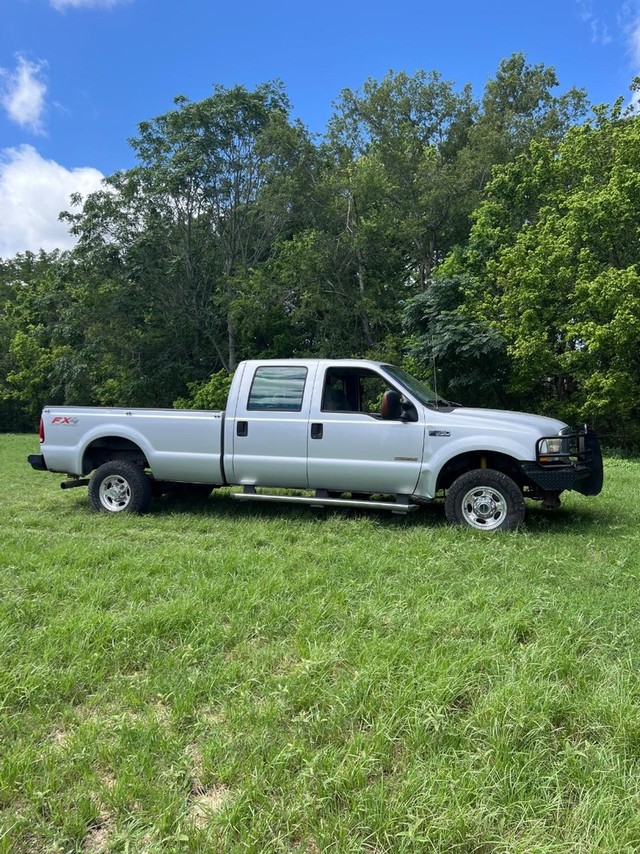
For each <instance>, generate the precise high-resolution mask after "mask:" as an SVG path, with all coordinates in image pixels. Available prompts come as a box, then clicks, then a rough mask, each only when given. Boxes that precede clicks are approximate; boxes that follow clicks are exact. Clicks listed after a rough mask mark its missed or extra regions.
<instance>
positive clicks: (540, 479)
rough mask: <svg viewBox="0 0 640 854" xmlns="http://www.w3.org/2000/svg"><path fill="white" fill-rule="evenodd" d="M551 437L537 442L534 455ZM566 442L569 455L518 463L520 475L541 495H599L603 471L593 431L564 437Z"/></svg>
mask: <svg viewBox="0 0 640 854" xmlns="http://www.w3.org/2000/svg"><path fill="white" fill-rule="evenodd" d="M552 438H557V437H554V436H548V437H543V438H542V439H540V440H539V441H538V447H537V449H536V455H537V457H538V458H540V457H541V456H542V454H541V453H540V446H541V443H542V442H544V441H545V440H546V439H552ZM563 438H566V439H567V440H568V442H569V448H570V450H569V453H567V454H564V455H562V456H561V457H557V458H555V459H554V460H553V461H551V462H540V460H539V459H538V460H536V461H535V462H528V461H525V462H521V463H520V468H521V471H522V473H523V475H524V476H525V477H526V478H527V479H528V480H529V481H530V482H531V483H532V484H533V486H534V487H537V488H538V489H541V490H543V491H544V492H563V491H564V490H565V489H573V490H574V491H575V492H580V493H582V495H598V494H599V493H600V492H602V484H603V482H604V470H603V466H602V451H601V449H600V442H599V440H598V437H597V435H596V433H595V431H594V430H591V428H589V427H587V426H586V424H585V425H584V427H581V428H580V429H579V430H576V431H575V432H572V433H565V434H563Z"/></svg>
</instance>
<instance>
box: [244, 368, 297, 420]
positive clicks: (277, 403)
mask: <svg viewBox="0 0 640 854" xmlns="http://www.w3.org/2000/svg"><path fill="white" fill-rule="evenodd" d="M306 379H307V369H306V368H295V367H288V366H282V367H280V366H276V367H267V366H265V367H262V368H257V369H256V372H255V374H254V375H253V382H252V383H251V391H250V392H249V401H248V403H247V409H248V410H263V411H264V410H276V411H279V412H300V410H301V409H302V398H303V395H304V385H305V382H306Z"/></svg>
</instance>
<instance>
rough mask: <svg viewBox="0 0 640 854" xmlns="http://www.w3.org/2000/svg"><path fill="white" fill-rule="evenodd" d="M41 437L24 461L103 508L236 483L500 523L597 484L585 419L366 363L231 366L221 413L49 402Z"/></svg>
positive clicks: (143, 505) (280, 496) (477, 523)
mask: <svg viewBox="0 0 640 854" xmlns="http://www.w3.org/2000/svg"><path fill="white" fill-rule="evenodd" d="M40 442H41V453H40V454H33V455H31V456H29V458H28V461H29V463H30V464H31V466H32V467H33V468H34V469H38V470H43V471H53V472H63V473H66V474H68V476H69V477H70V478H71V480H68V481H65V482H63V483H62V484H61V485H62V487H63V488H70V487H72V486H83V485H88V487H89V499H90V502H91V506H92V507H93V509H94V510H97V511H102V510H104V511H109V512H112V513H121V512H137V513H142V512H145V511H146V510H147V509H148V508H149V505H150V502H151V499H152V496H153V495H158V494H162V492H165V491H169V490H171V489H172V488H174V485H175V484H183V487H182V488H183V489H190V490H192V492H193V493H194V494H201V495H209V494H210V493H211V490H212V489H213V488H214V487H217V486H229V485H238V486H242V487H243V490H242V491H240V492H235V493H232V497H233V498H234V499H238V500H245V501H280V502H282V501H286V502H295V503H304V504H309V505H313V506H343V507H371V508H378V509H384V510H391V511H392V512H394V513H408V512H410V511H412V510H416V509H417V508H418V506H419V505H420V504H421V503H424V502H428V501H432V500H433V499H435V498H436V497H438V496H440V495H445V502H444V503H445V512H446V516H447V519H448V520H449V522H451V523H452V524H455V525H462V526H467V527H470V528H476V529H478V530H482V531H505V530H512V529H515V528H517V527H518V525H519V524H520V523H521V522H522V521H523V519H524V514H525V504H524V498H525V497H527V498H531V499H536V500H539V501H542V502H543V504H544V506H546V507H554V506H558V504H559V495H560V493H561V492H562V491H563V490H566V489H573V490H576V491H577V492H581V493H582V494H583V495H597V494H598V493H599V492H600V491H601V489H602V481H603V472H602V455H601V452H600V445H599V442H598V439H597V437H596V435H595V433H594V432H593V431H592V430H590V429H589V428H587V427H586V426H584V427H582V428H580V429H578V430H571V429H570V428H569V427H568V426H567V425H566V424H563V423H562V422H561V421H556V420H554V419H553V418H545V417H541V416H539V415H529V414H526V413H522V412H505V411H500V410H488V409H471V408H467V407H464V406H460V405H458V404H455V403H450V402H448V401H446V400H444V399H442V398H440V397H438V396H437V395H436V394H434V392H433V391H432V390H431V389H430V388H429V387H428V386H426V385H424V383H422V382H420V381H419V380H417V379H415V378H414V377H412V376H411V375H410V374H408V373H407V372H406V371H403V370H402V369H400V368H396V367H394V366H393V365H388V364H384V363H381V362H372V361H368V360H364V359H341V360H324V359H293V360H292V359H287V360H284V359H282V360H269V361H246V362H242V363H241V364H240V366H239V367H238V369H237V371H236V373H235V375H234V378H233V382H232V385H231V389H230V392H229V399H228V402H227V408H226V410H224V411H221V412H208V411H207V412H201V411H191V410H187V411H184V410H167V409H115V408H114V409H108V408H95V407H70V406H69V407H68V406H63V407H58V406H47V407H46V408H45V409H44V411H43V413H42V418H41V422H40ZM91 472H93V474H92V476H91V478H90V479H87V475H89V474H90V473H91ZM259 490H261V491H259ZM269 490H271V491H269ZM274 490H276V491H274ZM283 490H290V492H288V493H287V492H284V491H283ZM292 491H296V492H292ZM301 492H302V494H300V493H301ZM305 492H306V494H305Z"/></svg>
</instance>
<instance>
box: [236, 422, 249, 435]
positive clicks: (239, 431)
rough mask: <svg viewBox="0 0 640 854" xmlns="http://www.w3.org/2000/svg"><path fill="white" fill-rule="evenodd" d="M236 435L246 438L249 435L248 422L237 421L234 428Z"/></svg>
mask: <svg viewBox="0 0 640 854" xmlns="http://www.w3.org/2000/svg"><path fill="white" fill-rule="evenodd" d="M236 435H237V436H248V435H249V422H248V421H238V425H237V427H236Z"/></svg>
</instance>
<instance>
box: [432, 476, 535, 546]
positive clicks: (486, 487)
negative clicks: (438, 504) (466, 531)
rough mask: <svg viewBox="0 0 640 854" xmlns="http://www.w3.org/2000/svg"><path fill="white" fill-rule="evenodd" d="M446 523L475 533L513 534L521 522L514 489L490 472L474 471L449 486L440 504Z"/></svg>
mask: <svg viewBox="0 0 640 854" xmlns="http://www.w3.org/2000/svg"><path fill="white" fill-rule="evenodd" d="M444 509H445V513H446V516H447V521H448V522H450V523H451V524H452V525H462V526H463V527H466V528H475V529H476V530H477V531H491V532H493V531H514V530H515V529H516V528H517V527H518V526H519V525H520V524H521V523H522V521H523V519H524V511H525V508H524V498H523V496H522V492H521V491H520V489H519V487H518V485H517V484H516V483H515V481H513V480H512V479H511V478H510V477H508V476H507V475H506V474H503V473H502V472H500V471H494V470H493V469H474V470H473V471H468V472H466V473H465V474H463V475H460V477H459V478H458V479H457V480H455V481H454V482H453V484H452V485H451V487H450V489H449V490H448V491H447V497H446V499H445V503H444Z"/></svg>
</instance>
